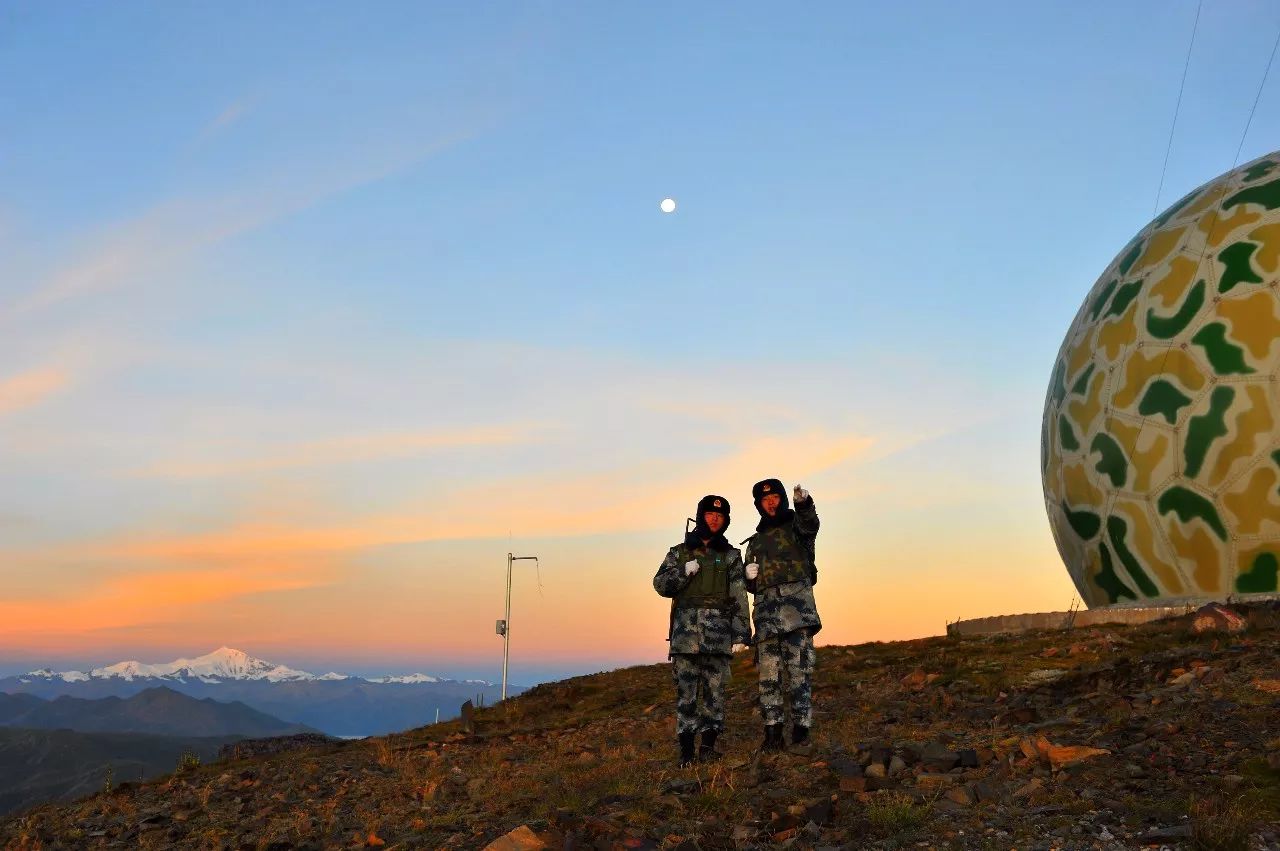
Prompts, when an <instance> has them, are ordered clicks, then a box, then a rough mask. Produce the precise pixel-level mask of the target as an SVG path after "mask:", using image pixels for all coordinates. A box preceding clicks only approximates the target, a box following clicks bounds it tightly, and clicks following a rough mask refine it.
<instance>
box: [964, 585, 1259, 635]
mask: <svg viewBox="0 0 1280 851" xmlns="http://www.w3.org/2000/svg"><path fill="white" fill-rule="evenodd" d="M1277 599H1280V595H1277V594H1232V595H1231V596H1229V597H1226V598H1224V599H1218V600H1215V599H1212V598H1208V597H1205V598H1192V597H1183V598H1180V599H1177V600H1167V601H1166V605H1162V606H1140V605H1124V606H1106V607H1103V608H1097V609H1079V610H1077V611H1074V612H1035V613H1032V614H1026V615H996V616H994V617H989V618H973V619H971V620H967V621H956V622H955V623H949V624H947V635H995V634H997V633H1001V632H1008V633H1017V632H1030V631H1031V630H1036V629H1072V628H1074V627H1088V626H1101V625H1103V624H1129V625H1132V624H1140V623H1150V622H1151V621H1158V620H1161V619H1162V618H1176V617H1180V616H1181V615H1185V614H1190V613H1191V612H1194V611H1195V610H1196V609H1198V608H1200V607H1201V606H1204V605H1206V604H1208V603H1215V602H1216V603H1223V604H1225V605H1231V604H1232V603H1258V602H1264V601H1268V600H1277Z"/></svg>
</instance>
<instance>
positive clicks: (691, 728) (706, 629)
mask: <svg viewBox="0 0 1280 851" xmlns="http://www.w3.org/2000/svg"><path fill="white" fill-rule="evenodd" d="M690 543H696V544H697V547H696V548H694V547H691V546H690ZM701 543H702V542H701V541H696V542H686V543H684V544H679V545H677V546H674V547H672V548H671V549H670V550H669V551H668V552H667V557H666V558H665V559H664V560H663V562H662V567H660V568H658V572H657V574H656V575H655V576H654V577H653V587H654V589H655V590H656V591H657V592H658V593H659V594H661V595H662V596H663V597H670V598H672V610H671V632H670V635H669V638H670V641H671V650H670V653H669V656H670V658H671V673H672V677H673V678H674V679H675V684H676V729H677V732H679V733H696V732H698V731H707V730H714V731H716V732H723V730H724V690H725V686H726V685H728V683H729V662H730V659H731V656H732V653H733V645H734V644H738V643H741V644H746V643H748V642H750V641H751V624H750V622H749V621H748V619H747V589H746V585H745V578H744V576H743V570H742V555H741V553H740V552H739V551H738V550H737V548H735V547H727V549H726V550H723V551H719V550H715V549H708V548H706V547H703V546H702V545H701ZM726 546H727V545H726ZM693 560H697V561H698V562H699V563H700V564H701V568H700V569H699V571H698V572H697V573H695V574H694V575H693V576H686V575H685V570H684V565H685V562H688V561H693ZM717 576H723V578H724V582H723V584H722V585H720V587H716V586H717V585H718V584H719V583H717V581H716V577H717ZM699 689H701V691H702V711H701V713H699V711H698V692H699Z"/></svg>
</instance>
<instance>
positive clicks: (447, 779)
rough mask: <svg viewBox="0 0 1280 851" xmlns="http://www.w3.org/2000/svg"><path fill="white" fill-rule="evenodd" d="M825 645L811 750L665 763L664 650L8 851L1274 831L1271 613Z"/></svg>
mask: <svg viewBox="0 0 1280 851" xmlns="http://www.w3.org/2000/svg"><path fill="white" fill-rule="evenodd" d="M1247 614H1248V618H1249V628H1248V629H1247V631H1245V632H1243V633H1241V634H1234V635H1233V634H1227V633H1225V632H1214V631H1210V632H1206V633H1196V632H1194V631H1192V629H1191V618H1182V619H1179V620H1176V621H1166V622H1161V623H1157V624H1148V625H1145V626H1141V627H1116V628H1099V629H1089V630H1084V631H1081V630H1077V631H1071V632H1055V633H1037V634H1031V635H1026V636H1018V637H994V638H968V639H953V638H933V639H925V640H920V641H910V642H895V643H888V644H882V643H873V644H865V645H859V646H856V647H824V648H821V649H820V651H819V663H818V664H819V667H818V673H817V674H816V675H815V694H814V705H815V710H816V712H815V716H816V719H815V733H814V739H815V745H814V747H813V750H812V752H811V753H806V754H796V753H787V754H783V755H778V756H766V757H764V758H763V759H761V758H759V757H758V755H756V754H755V752H754V747H755V745H756V744H757V742H758V739H759V734H760V726H759V721H758V717H757V716H756V714H755V711H754V708H753V700H754V696H755V693H756V689H755V684H754V671H753V669H752V668H751V663H750V659H749V657H748V656H747V654H740V655H739V656H738V657H737V658H735V660H734V664H733V674H734V680H733V683H732V685H731V687H730V695H729V701H728V705H729V731H728V733H727V735H726V736H725V738H724V747H725V750H726V752H727V753H726V758H725V759H724V760H723V761H721V762H719V763H713V764H709V765H702V766H698V767H696V768H693V769H684V770H680V769H677V768H676V767H675V759H674V758H675V744H674V733H673V706H672V704H673V688H672V686H671V682H670V674H669V669H668V667H667V666H666V665H650V666H645V667H637V668H628V669H623V670H619V671H613V672H610V673H606V674H598V675H595V676H589V677H579V678H575V679H571V680H566V681H563V682H559V683H553V684H548V685H543V686H539V687H537V688H535V689H532V690H531V691H529V692H527V693H526V694H524V695H521V696H520V697H518V698H515V699H512V700H510V701H508V702H507V704H505V705H501V706H497V707H493V708H490V709H486V710H482V711H480V712H477V713H476V714H475V728H474V732H471V733H468V732H464V731H463V729H462V722H461V721H458V722H450V723H447V724H439V725H434V726H430V727H423V728H418V729H415V730H410V731H407V732H405V733H403V734H397V735H392V736H387V737H383V738H379V739H370V740H363V741H358V742H345V743H339V744H332V745H322V746H318V747H312V748H306V749H299V750H294V751H290V752H285V753H278V754H274V755H272V756H269V757H259V758H253V759H243V760H237V761H233V762H222V763H215V764H212V765H202V766H199V767H197V768H195V769H193V770H188V771H184V772H181V773H178V774H175V775H173V776H172V777H170V778H168V779H166V780H162V781H153V782H148V783H145V784H140V785H135V784H126V785H124V786H122V787H119V788H117V789H116V790H115V791H114V792H113V793H111V794H108V795H97V796H95V797H91V798H88V799H85V800H83V801H80V802H77V803H75V804H72V805H65V806H42V807H39V808H36V809H35V810H33V811H31V812H29V813H27V814H25V815H24V816H21V817H14V818H10V819H7V820H5V821H2V822H0V844H3V845H4V847H7V848H24V849H25V848H31V849H34V848H104V847H124V846H127V847H141V848H162V847H173V846H180V847H189V848H289V847H301V848H349V847H366V846H367V847H385V848H438V847H446V848H484V847H485V846H486V845H488V844H489V843H490V842H493V841H494V840H498V839H500V838H501V837H503V836H504V835H506V834H508V833H509V832H512V831H515V833H514V834H512V836H511V837H509V838H507V839H506V840H502V842H500V843H499V844H498V845H495V848H535V847H544V846H545V847H552V848H606V849H608V848H620V849H621V848H681V849H686V851H688V849H695V848H701V849H721V848H723V849H729V848H756V847H759V848H773V847H795V848H842V847H847V848H863V847H883V848H894V847H916V846H917V844H921V843H922V844H923V847H941V848H948V847H954V848H993V849H995V848H1000V849H1005V848H1013V847H1017V848H1020V849H1028V848H1043V849H1048V848H1094V847H1097V848H1130V847H1150V846H1159V845H1162V844H1163V845H1168V846H1170V847H1173V846H1176V845H1179V844H1188V843H1190V844H1193V845H1194V846H1195V847H1201V848H1250V847H1277V846H1280V770H1278V769H1280V740H1277V737H1278V736H1280V731H1277V730H1276V725H1277V719H1278V718H1280V714H1278V712H1277V710H1278V709H1280V704H1278V701H1280V670H1277V664H1276V663H1277V659H1278V658H1280V657H1278V656H1277V650H1278V649H1280V629H1278V627H1277V624H1278V623H1280V614H1278V613H1277V612H1276V611H1275V610H1273V609H1270V608H1260V607H1257V608H1252V609H1250V610H1248V612H1247Z"/></svg>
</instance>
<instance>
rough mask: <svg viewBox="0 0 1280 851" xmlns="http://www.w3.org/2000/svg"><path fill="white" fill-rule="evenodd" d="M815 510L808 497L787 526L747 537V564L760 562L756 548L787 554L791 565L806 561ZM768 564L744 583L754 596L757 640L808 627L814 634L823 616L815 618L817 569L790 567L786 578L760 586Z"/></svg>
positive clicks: (815, 532)
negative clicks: (757, 575) (814, 584)
mask: <svg viewBox="0 0 1280 851" xmlns="http://www.w3.org/2000/svg"><path fill="white" fill-rule="evenodd" d="M818 525H819V524H818V512H817V509H816V508H815V507H814V504H813V500H812V499H808V500H805V501H804V502H802V503H799V504H797V505H796V507H795V520H794V521H793V522H792V523H791V525H790V526H778V527H774V528H773V529H766V530H765V531H763V532H757V533H756V534H754V535H752V536H751V537H750V538H748V539H747V540H746V544H747V554H746V563H747V564H751V563H753V562H754V563H759V562H758V559H757V556H758V553H759V551H762V550H766V549H767V550H769V551H771V552H773V553H779V552H781V553H782V554H784V555H786V556H787V559H786V560H787V561H790V562H791V563H792V566H793V568H794V565H796V564H797V563H804V564H806V565H807V564H808V563H809V553H811V552H813V541H814V539H815V538H816V537H817V535H818ZM768 569H769V566H768V565H762V566H761V576H759V577H757V578H756V580H755V581H753V582H748V583H747V590H749V591H751V592H752V594H754V595H755V606H754V608H753V609H752V612H751V617H752V620H753V621H754V622H755V632H756V639H757V640H759V639H762V638H774V637H777V636H780V635H785V634H786V633H788V632H793V631H795V630H797V629H807V630H808V631H809V634H810V635H816V634H817V633H818V630H820V629H822V619H821V618H819V617H818V603H817V601H816V600H814V598H813V582H814V580H816V579H817V575H816V571H814V572H813V573H810V572H809V571H808V570H794V569H793V570H791V571H790V572H789V573H787V574H786V578H787V580H788V581H784V582H781V583H778V584H774V585H770V586H769V587H761V586H763V585H764V583H763V582H762V581H761V580H762V579H763V578H764V576H765V575H766V572H767V570H768Z"/></svg>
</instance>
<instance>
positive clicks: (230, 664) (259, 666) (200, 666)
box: [19, 647, 493, 686]
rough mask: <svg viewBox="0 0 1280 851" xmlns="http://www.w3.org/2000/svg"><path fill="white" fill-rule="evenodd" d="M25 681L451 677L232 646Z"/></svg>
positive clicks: (24, 678)
mask: <svg viewBox="0 0 1280 851" xmlns="http://www.w3.org/2000/svg"><path fill="white" fill-rule="evenodd" d="M19 679H20V681H21V682H24V683H28V682H33V681H52V680H61V681H62V682H67V683H74V682H85V681H88V680H106V679H119V680H125V681H127V682H133V681H134V680H136V679H157V680H169V681H173V682H203V683H221V682H227V681H229V680H237V681H244V680H262V681H266V682H272V683H287V682H333V681H338V680H362V681H364V682H370V683H404V684H409V683H444V682H453V681H451V680H447V679H442V678H440V677H433V676H431V675H430V674H422V673H417V674H397V675H387V676H383V677H357V676H354V675H352V674H339V673H338V672H336V671H330V672H329V673H327V674H322V675H320V676H316V675H315V674H311V673H308V672H306V671H298V670H295V669H293V668H290V667H287V666H285V665H277V664H275V663H274V662H267V661H264V660H262V659H256V658H254V657H253V656H250V655H249V654H248V653H245V652H244V651H243V650H235V649H233V648H231V647H219V648H218V649H217V650H214V651H213V652H212V653H206V654H205V655H203V656H197V657H196V658H194V659H175V660H174V661H172V662H163V663H160V664H156V665H151V664H147V663H145V662H138V661H134V660H130V661H128V662H117V663H115V664H114V665H107V666H105V667H102V668H94V669H93V670H91V671H90V672H89V673H87V674H86V673H84V672H83V671H53V670H51V669H49V668H41V669H39V670H36V671H28V672H27V673H26V674H24V675H21V676H20V678H19ZM464 682H466V683H468V684H472V685H485V686H491V685H493V683H490V682H487V681H486V680H465V681H464Z"/></svg>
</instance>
